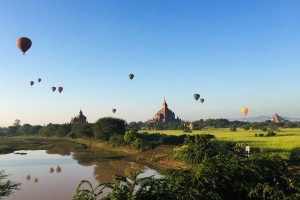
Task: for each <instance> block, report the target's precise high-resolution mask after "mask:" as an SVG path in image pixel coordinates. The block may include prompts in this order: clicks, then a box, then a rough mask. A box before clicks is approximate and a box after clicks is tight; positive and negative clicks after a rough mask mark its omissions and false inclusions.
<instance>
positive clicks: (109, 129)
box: [94, 117, 126, 141]
mask: <svg viewBox="0 0 300 200" xmlns="http://www.w3.org/2000/svg"><path fill="white" fill-rule="evenodd" d="M125 127H126V122H125V121H124V120H123V119H118V118H113V117H104V118H100V119H98V121H97V122H96V123H95V124H94V136H95V137H96V138H98V139H103V140H106V141H108V140H109V138H110V137H111V136H112V135H124V134H125Z"/></svg>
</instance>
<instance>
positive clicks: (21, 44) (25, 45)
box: [16, 37, 32, 55]
mask: <svg viewBox="0 0 300 200" xmlns="http://www.w3.org/2000/svg"><path fill="white" fill-rule="evenodd" d="M16 43H17V46H18V48H19V49H20V50H21V51H22V52H23V55H25V52H26V51H27V50H28V49H29V48H30V47H31V45H32V42H31V40H30V39H29V38H26V37H20V38H19V39H17V42H16Z"/></svg>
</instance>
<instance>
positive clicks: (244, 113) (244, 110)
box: [241, 107, 248, 116]
mask: <svg viewBox="0 0 300 200" xmlns="http://www.w3.org/2000/svg"><path fill="white" fill-rule="evenodd" d="M241 112H242V113H243V115H245V116H246V115H247V113H248V108H245V107H244V108H242V109H241Z"/></svg>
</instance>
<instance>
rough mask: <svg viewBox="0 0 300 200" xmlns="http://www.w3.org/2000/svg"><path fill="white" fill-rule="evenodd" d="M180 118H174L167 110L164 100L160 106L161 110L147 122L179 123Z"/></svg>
mask: <svg viewBox="0 0 300 200" xmlns="http://www.w3.org/2000/svg"><path fill="white" fill-rule="evenodd" d="M181 121H182V120H181V119H180V118H178V117H177V118H175V113H174V112H173V111H172V110H170V109H169V108H168V104H167V102H166V99H164V102H163V104H162V108H161V109H160V111H158V112H157V113H156V114H155V115H154V117H153V118H152V119H149V121H148V122H181Z"/></svg>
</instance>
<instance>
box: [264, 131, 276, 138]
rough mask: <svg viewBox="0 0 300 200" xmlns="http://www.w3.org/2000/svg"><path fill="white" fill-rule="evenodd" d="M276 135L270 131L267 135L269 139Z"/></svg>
mask: <svg viewBox="0 0 300 200" xmlns="http://www.w3.org/2000/svg"><path fill="white" fill-rule="evenodd" d="M275 135H276V133H275V132H273V131H269V132H268V133H267V134H266V136H267V137H271V136H275Z"/></svg>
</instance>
